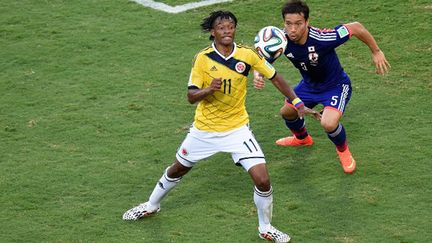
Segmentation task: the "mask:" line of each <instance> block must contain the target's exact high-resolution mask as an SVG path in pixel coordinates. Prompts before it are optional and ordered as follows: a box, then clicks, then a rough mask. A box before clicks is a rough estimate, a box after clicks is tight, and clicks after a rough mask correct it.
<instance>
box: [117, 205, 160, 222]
mask: <svg viewBox="0 0 432 243" xmlns="http://www.w3.org/2000/svg"><path fill="white" fill-rule="evenodd" d="M159 211H160V208H159V207H154V206H152V205H150V203H149V202H145V203H141V204H140V205H138V206H136V207H134V208H131V209H129V210H128V211H126V212H125V213H124V214H123V220H138V219H140V218H144V217H147V216H150V215H152V214H155V213H157V212H159Z"/></svg>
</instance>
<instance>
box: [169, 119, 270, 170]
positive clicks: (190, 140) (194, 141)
mask: <svg viewBox="0 0 432 243" xmlns="http://www.w3.org/2000/svg"><path fill="white" fill-rule="evenodd" d="M218 152H226V153H231V157H232V159H233V161H234V163H235V164H236V165H241V166H243V168H244V169H245V170H246V171H248V170H249V169H250V168H252V167H253V166H254V165H257V164H262V163H265V158H264V153H263V152H262V150H261V147H260V146H259V144H258V142H257V141H256V139H255V137H254V135H253V133H252V131H251V130H250V129H249V127H248V126H247V125H244V126H242V127H240V128H237V129H234V130H232V131H228V132H206V131H201V130H198V129H197V128H195V127H194V126H192V127H191V128H190V130H189V133H188V134H187V136H186V138H185V139H184V140H183V143H182V144H181V145H180V148H179V149H178V151H177V154H176V158H177V160H178V161H179V162H180V163H181V164H182V165H184V166H186V167H192V166H194V165H195V164H196V163H197V162H198V161H200V160H203V159H206V158H208V157H210V156H212V155H214V154H216V153H218Z"/></svg>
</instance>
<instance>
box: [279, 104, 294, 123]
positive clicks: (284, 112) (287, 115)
mask: <svg viewBox="0 0 432 243" xmlns="http://www.w3.org/2000/svg"><path fill="white" fill-rule="evenodd" d="M279 113H280V115H281V116H282V118H284V119H287V120H295V119H296V118H297V117H298V115H297V111H296V110H295V109H294V108H292V107H290V106H288V105H284V106H282V108H281V109H280V111H279Z"/></svg>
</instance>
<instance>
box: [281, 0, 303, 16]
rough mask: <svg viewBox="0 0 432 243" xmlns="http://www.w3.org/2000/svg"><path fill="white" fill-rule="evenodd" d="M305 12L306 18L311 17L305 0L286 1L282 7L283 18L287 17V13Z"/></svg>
mask: <svg viewBox="0 0 432 243" xmlns="http://www.w3.org/2000/svg"><path fill="white" fill-rule="evenodd" d="M293 13H297V14H301V13H302V14H303V17H304V18H305V20H308V19H309V7H308V5H307V4H306V2H305V1H303V0H290V1H288V2H286V3H285V5H283V7H282V18H285V14H293Z"/></svg>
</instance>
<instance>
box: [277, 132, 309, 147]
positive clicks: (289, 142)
mask: <svg viewBox="0 0 432 243" xmlns="http://www.w3.org/2000/svg"><path fill="white" fill-rule="evenodd" d="M276 144H277V145H279V146H292V147H297V146H310V145H312V144H313V139H312V137H311V136H310V135H307V137H305V138H304V139H298V138H296V137H295V136H291V137H285V138H280V139H278V140H276Z"/></svg>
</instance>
